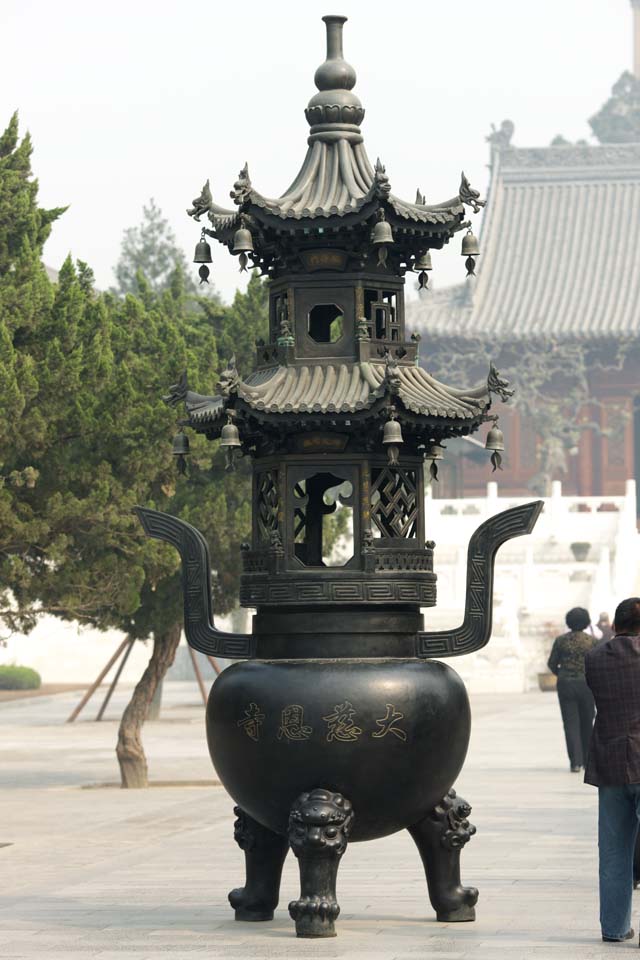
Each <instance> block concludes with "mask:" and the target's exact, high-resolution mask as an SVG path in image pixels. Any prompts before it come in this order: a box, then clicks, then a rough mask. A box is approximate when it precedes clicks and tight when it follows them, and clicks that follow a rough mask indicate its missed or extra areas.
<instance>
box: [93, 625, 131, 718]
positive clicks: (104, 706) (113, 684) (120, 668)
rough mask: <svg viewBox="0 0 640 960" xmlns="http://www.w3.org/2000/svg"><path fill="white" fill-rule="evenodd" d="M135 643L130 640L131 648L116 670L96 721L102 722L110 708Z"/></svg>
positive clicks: (128, 648)
mask: <svg viewBox="0 0 640 960" xmlns="http://www.w3.org/2000/svg"><path fill="white" fill-rule="evenodd" d="M134 643H135V640H133V639H130V640H129V646H128V647H127V649H126V650H125V652H124V657H123V658H122V660H121V661H120V663H119V664H118V669H117V670H116V675H115V677H114V678H113V680H112V682H111V686H110V687H109V689H108V691H107V695H106V697H105V698H104V700H103V702H102V706H101V707H100V709H99V710H98V716H97V717H96V721H98V720H102V717H103V715H104V712H105V710H106V709H107V706H108V704H109V700H111V696H112V694H113V691H114V690H115V689H116V687H117V686H118V680H119V679H120V675H121V673H122V671H123V670H124V666H125V664H126V662H127V660H128V659H129V654H130V653H131V651H132V650H133V645H134Z"/></svg>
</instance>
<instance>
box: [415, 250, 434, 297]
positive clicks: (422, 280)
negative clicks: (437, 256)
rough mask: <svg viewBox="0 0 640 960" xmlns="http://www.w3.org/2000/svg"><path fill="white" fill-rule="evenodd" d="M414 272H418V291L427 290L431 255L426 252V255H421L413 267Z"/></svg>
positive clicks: (431, 266)
mask: <svg viewBox="0 0 640 960" xmlns="http://www.w3.org/2000/svg"><path fill="white" fill-rule="evenodd" d="M413 269H414V271H418V270H419V271H420V273H419V274H418V287H419V289H420V290H428V289H429V274H428V271H429V270H433V264H432V263H431V254H430V252H429V251H428V250H427V251H426V253H421V254H420V256H419V257H418V258H417V259H416V262H415V263H414V265H413Z"/></svg>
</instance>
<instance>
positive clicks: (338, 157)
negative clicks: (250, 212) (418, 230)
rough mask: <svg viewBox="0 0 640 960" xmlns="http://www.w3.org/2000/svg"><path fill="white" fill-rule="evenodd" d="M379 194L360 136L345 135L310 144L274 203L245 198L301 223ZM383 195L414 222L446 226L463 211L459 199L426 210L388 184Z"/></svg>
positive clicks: (349, 210)
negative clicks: (295, 175)
mask: <svg viewBox="0 0 640 960" xmlns="http://www.w3.org/2000/svg"><path fill="white" fill-rule="evenodd" d="M384 181H385V184H386V182H387V181H386V177H385V178H384ZM378 193H380V185H379V183H378V182H377V181H376V172H375V171H374V169H373V167H372V165H371V163H370V162H369V157H368V156H367V151H366V149H365V146H364V143H363V142H362V141H361V138H360V142H357V140H354V138H351V139H348V138H346V137H345V138H344V139H337V140H321V139H318V140H315V141H314V142H313V143H311V144H310V145H309V149H308V150H307V154H306V156H305V159H304V162H303V164H302V167H301V169H300V172H299V173H298V175H297V177H296V178H295V180H294V181H293V183H292V184H291V186H290V187H289V189H288V190H286V191H285V192H284V193H283V194H282V196H281V197H278V199H276V200H270V199H268V198H267V197H263V196H262V194H260V193H258V192H257V191H255V190H253V189H252V190H251V193H250V194H249V199H250V200H251V202H252V203H254V204H256V205H257V206H259V207H262V208H263V209H265V210H266V211H267V212H268V213H271V214H273V215H274V216H277V217H280V218H281V219H286V218H289V217H292V218H294V219H296V220H299V219H303V218H316V217H331V216H335V215H338V216H344V215H345V214H347V213H356V212H358V211H359V210H360V209H361V208H362V207H364V206H365V205H366V204H367V203H370V202H372V201H374V200H376V197H377V196H378ZM381 195H382V196H383V197H384V198H385V199H387V201H388V202H389V204H390V205H391V207H392V208H393V210H394V211H395V212H396V213H397V214H398V216H399V217H402V218H403V219H408V220H412V221H414V222H416V223H448V222H450V221H452V220H454V219H457V218H458V219H459V217H460V215H461V214H462V213H464V206H463V204H462V201H461V200H460V197H454V198H453V199H451V200H448V201H446V202H445V203H442V204H437V205H433V206H429V205H426V204H415V203H407V202H405V201H404V200H400V199H399V198H398V197H394V195H393V194H391V193H389V192H388V186H383V188H382V191H381Z"/></svg>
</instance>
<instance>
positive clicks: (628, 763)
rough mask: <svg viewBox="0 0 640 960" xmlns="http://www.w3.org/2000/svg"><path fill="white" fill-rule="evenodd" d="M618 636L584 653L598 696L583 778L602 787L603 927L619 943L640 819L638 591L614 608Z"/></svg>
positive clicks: (628, 932) (626, 931)
mask: <svg viewBox="0 0 640 960" xmlns="http://www.w3.org/2000/svg"><path fill="white" fill-rule="evenodd" d="M613 629H614V636H613V637H612V638H611V639H610V640H605V641H603V642H602V643H599V644H598V645H597V646H596V647H594V649H593V650H590V651H589V652H588V653H587V655H586V657H585V678H586V681H587V684H588V685H589V687H590V689H591V692H592V693H593V696H594V699H595V703H596V709H597V714H596V722H595V725H594V728H593V734H592V737H591V745H590V749H589V757H588V760H587V767H586V771H585V777H584V779H585V783H590V784H593V786H596V787H597V788H598V850H599V859H600V927H601V929H602V939H603V940H605V941H607V942H610V943H617V942H621V941H623V940H630V939H632V937H633V936H634V932H633V929H632V927H631V897H632V893H633V856H634V848H635V844H636V838H637V835H638V822H639V821H640V597H631V598H630V599H628V600H623V601H622V603H621V604H619V606H618V608H617V609H616V613H615V619H614V623H613Z"/></svg>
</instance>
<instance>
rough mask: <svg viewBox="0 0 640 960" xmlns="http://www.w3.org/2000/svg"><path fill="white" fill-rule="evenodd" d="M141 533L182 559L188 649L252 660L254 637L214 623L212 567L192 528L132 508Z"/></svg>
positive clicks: (201, 540)
mask: <svg viewBox="0 0 640 960" xmlns="http://www.w3.org/2000/svg"><path fill="white" fill-rule="evenodd" d="M134 513H135V514H136V515H137V516H138V518H139V520H140V523H141V524H142V526H143V527H144V532H145V533H146V534H147V536H149V537H153V538H154V539H155V540H164V541H165V542H166V543H170V544H171V546H172V547H175V548H176V550H177V551H178V553H179V554H180V557H181V559H182V590H183V594H184V632H185V635H186V637H187V641H188V643H189V646H191V647H193V648H194V650H199V651H200V652H201V653H204V654H207V656H210V657H223V658H225V659H227V660H248V659H251V658H252V657H254V656H255V645H256V641H255V637H253V636H252V635H251V634H246V633H225V632H224V631H223V630H218V629H217V628H216V626H215V624H214V622H213V602H212V596H211V572H210V571H211V563H210V560H209V548H208V546H207V542H206V540H205V539H204V537H203V536H202V534H201V533H200V531H199V530H196V528H195V527H192V526H191V524H190V523H185V521H184V520H178V518H177V517H172V516H170V515H169V514H168V513H160V512H159V511H157V510H149V509H147V508H146V507H135V508H134Z"/></svg>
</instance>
